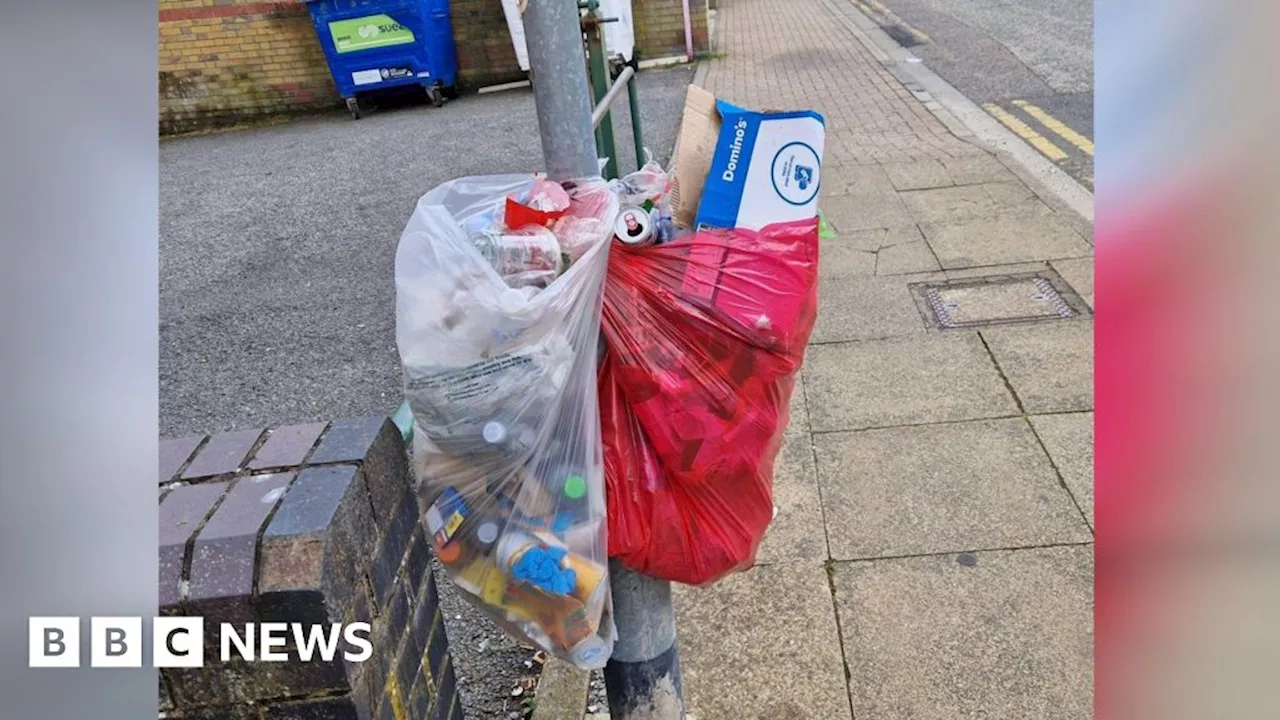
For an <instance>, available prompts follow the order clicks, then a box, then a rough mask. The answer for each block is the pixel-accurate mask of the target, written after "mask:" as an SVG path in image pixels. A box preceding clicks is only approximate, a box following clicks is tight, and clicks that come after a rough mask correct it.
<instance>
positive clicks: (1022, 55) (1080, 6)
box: [850, 0, 1093, 190]
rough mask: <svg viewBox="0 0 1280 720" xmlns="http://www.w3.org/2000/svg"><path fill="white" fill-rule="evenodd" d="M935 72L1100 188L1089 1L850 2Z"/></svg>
mask: <svg viewBox="0 0 1280 720" xmlns="http://www.w3.org/2000/svg"><path fill="white" fill-rule="evenodd" d="M850 1H851V2H853V3H854V4H855V5H856V6H858V9H859V10H861V11H862V12H863V13H865V14H867V15H868V16H869V17H871V18H872V19H873V20H875V21H876V22H878V23H879V24H880V25H881V27H883V28H884V29H885V30H886V31H887V32H888V33H889V34H890V35H891V36H893V37H894V39H896V40H897V41H898V42H899V43H900V44H902V45H903V46H904V47H906V48H908V49H909V50H911V52H912V53H914V54H915V55H916V56H918V57H919V58H920V59H922V60H923V61H924V62H925V63H926V64H927V65H928V66H929V68H930V69H931V70H933V71H934V72H936V73H937V74H938V75H940V76H941V77H942V78H943V79H945V80H946V81H947V82H949V83H951V84H952V85H954V86H955V87H956V89H958V90H959V91H960V92H962V93H964V94H965V96H966V97H968V98H969V99H970V100H973V101H974V102H976V103H978V104H979V105H981V106H982V107H983V108H984V109H985V110H986V111H987V112H988V113H989V114H991V115H992V116H993V117H995V118H996V119H997V120H999V121H1000V122H1002V123H1003V124H1004V125H1005V126H1006V127H1008V128H1009V129H1010V130H1012V131H1013V132H1014V133H1015V134H1017V135H1019V136H1020V137H1022V139H1023V140H1024V141H1026V142H1027V143H1028V144H1030V145H1031V146H1032V147H1034V148H1035V149H1036V150H1037V151H1039V152H1040V153H1041V154H1042V155H1044V156H1046V157H1047V158H1049V159H1050V160H1051V161H1053V162H1054V163H1056V164H1057V165H1058V166H1059V167H1061V168H1062V169H1063V170H1064V171H1066V172H1067V173H1068V174H1070V175H1071V176H1072V177H1074V178H1075V179H1076V180H1079V181H1080V182H1081V183H1082V184H1084V185H1085V186H1086V187H1088V188H1089V189H1090V190H1092V189H1093V3H1092V2H1091V1H1090V0H850Z"/></svg>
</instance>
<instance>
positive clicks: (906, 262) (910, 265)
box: [876, 230, 942, 276]
mask: <svg viewBox="0 0 1280 720" xmlns="http://www.w3.org/2000/svg"><path fill="white" fill-rule="evenodd" d="M916 232H919V231H918V230H917V231H916ZM941 269H942V266H941V265H939V264H938V258H937V257H935V256H934V254H933V249H932V248H930V247H929V243H927V242H925V241H924V240H923V239H920V240H907V241H904V242H899V243H897V244H894V245H887V246H885V247H882V248H880V252H878V253H876V275H880V276H889V275H908V274H912V273H927V272H937V271H939V270H941Z"/></svg>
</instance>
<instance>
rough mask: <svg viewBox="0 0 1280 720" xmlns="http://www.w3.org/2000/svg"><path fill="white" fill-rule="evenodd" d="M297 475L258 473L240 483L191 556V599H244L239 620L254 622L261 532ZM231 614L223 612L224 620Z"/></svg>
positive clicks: (204, 532)
mask: <svg viewBox="0 0 1280 720" xmlns="http://www.w3.org/2000/svg"><path fill="white" fill-rule="evenodd" d="M292 478H293V476H292V475H290V474H283V473H282V474H274V475H257V476H251V477H247V478H243V479H241V480H239V481H238V482H237V483H236V484H235V487H233V488H232V489H231V491H230V492H229V493H227V497H226V498H225V499H224V500H223V501H222V504H221V505H219V506H218V510H217V511H216V512H215V513H214V514H213V516H212V517H210V518H209V521H208V522H206V523H205V525H204V528H203V529H201V531H200V535H199V536H197V537H196V541H195V546H194V549H193V550H192V554H191V574H190V582H191V584H190V597H191V599H192V601H193V602H199V601H201V600H206V599H209V600H212V599H239V600H243V601H244V602H243V603H241V605H242V607H241V608H240V609H241V610H244V611H245V612H244V613H242V614H237V616H236V617H235V619H236V620H239V621H242V622H247V621H249V620H252V613H251V612H249V606H248V601H249V599H250V597H251V596H252V594H253V575H254V554H255V551H256V546H257V539H258V531H259V530H260V529H261V527H262V523H263V521H264V520H266V518H267V515H268V514H270V512H271V510H272V509H273V508H275V506H276V504H277V503H278V502H279V501H280V497H281V496H282V495H283V494H284V489H285V488H286V487H287V486H288V484H289V481H290V480H292ZM227 610H230V608H224V612H223V613H221V614H220V617H221V618H222V619H223V620H224V621H231V619H230V618H228V617H226V614H227V612H226V611H227Z"/></svg>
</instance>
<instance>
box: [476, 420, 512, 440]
mask: <svg viewBox="0 0 1280 720" xmlns="http://www.w3.org/2000/svg"><path fill="white" fill-rule="evenodd" d="M481 433H482V434H483V435H484V441H485V442H487V443H490V444H494V445H496V444H498V443H500V442H502V441H503V440H505V439H506V437H507V426H506V425H503V424H502V423H500V422H494V421H490V422H487V423H485V424H484V430H483V431H481Z"/></svg>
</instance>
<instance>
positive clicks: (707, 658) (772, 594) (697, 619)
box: [676, 562, 850, 720]
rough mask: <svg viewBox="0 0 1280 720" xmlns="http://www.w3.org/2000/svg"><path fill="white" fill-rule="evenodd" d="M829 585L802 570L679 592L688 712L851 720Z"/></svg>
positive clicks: (710, 718)
mask: <svg viewBox="0 0 1280 720" xmlns="http://www.w3.org/2000/svg"><path fill="white" fill-rule="evenodd" d="M828 582H829V581H828V578H827V573H826V569H825V568H824V567H823V565H822V564H821V563H816V562H806V563H785V564H779V565H761V566H757V567H755V568H753V569H751V570H748V571H746V572H743V573H739V574H737V575H731V576H729V577H728V578H725V579H724V580H723V581H721V582H720V583H718V584H717V585H714V586H712V587H710V588H706V589H699V588H689V587H683V586H681V587H678V588H677V590H676V624H677V627H678V629H679V643H680V666H681V672H682V673H683V676H684V695H685V705H686V709H687V711H688V712H689V713H690V714H691V715H696V716H697V717H698V718H700V720H780V719H781V718H786V720H841V719H844V720H848V719H849V717H850V716H849V700H848V695H847V690H846V685H845V678H844V664H843V659H842V657H841V654H840V641H839V632H838V629H837V627H836V619H835V611H834V608H833V607H832V602H831V591H830V586H829V584H828Z"/></svg>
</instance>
